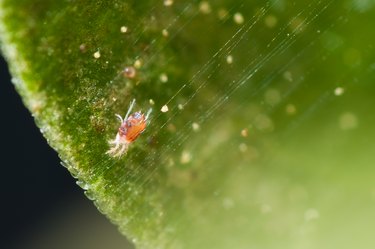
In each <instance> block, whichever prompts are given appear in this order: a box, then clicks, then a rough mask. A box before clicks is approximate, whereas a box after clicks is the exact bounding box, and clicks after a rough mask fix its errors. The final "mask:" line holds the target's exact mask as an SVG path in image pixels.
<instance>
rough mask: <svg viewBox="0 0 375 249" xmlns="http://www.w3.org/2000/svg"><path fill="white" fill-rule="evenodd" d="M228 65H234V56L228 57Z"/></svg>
mask: <svg viewBox="0 0 375 249" xmlns="http://www.w3.org/2000/svg"><path fill="white" fill-rule="evenodd" d="M227 63H228V64H232V63H233V56H232V55H228V56H227Z"/></svg>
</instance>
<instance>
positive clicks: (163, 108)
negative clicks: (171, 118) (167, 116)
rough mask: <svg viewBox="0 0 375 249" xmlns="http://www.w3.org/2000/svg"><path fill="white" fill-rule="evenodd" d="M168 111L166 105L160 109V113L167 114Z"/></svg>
mask: <svg viewBox="0 0 375 249" xmlns="http://www.w3.org/2000/svg"><path fill="white" fill-rule="evenodd" d="M168 110H169V108H168V106H167V105H163V107H162V108H161V112H167V111H168Z"/></svg>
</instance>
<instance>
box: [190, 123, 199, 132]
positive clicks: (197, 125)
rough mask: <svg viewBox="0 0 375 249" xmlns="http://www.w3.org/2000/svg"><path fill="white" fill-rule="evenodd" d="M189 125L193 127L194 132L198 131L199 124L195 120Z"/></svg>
mask: <svg viewBox="0 0 375 249" xmlns="http://www.w3.org/2000/svg"><path fill="white" fill-rule="evenodd" d="M191 126H192V127H193V131H195V132H197V131H199V130H200V128H201V127H200V125H199V124H198V123H196V122H194V123H193V124H192V125H191Z"/></svg>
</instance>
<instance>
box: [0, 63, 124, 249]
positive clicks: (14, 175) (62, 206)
mask: <svg viewBox="0 0 375 249" xmlns="http://www.w3.org/2000/svg"><path fill="white" fill-rule="evenodd" d="M0 73H1V74H0V82H1V87H0V101H1V102H0V108H1V110H0V113H1V116H2V117H1V119H0V120H1V122H0V125H1V133H2V134H1V145H2V146H1V147H2V148H1V150H0V153H1V154H0V156H1V163H0V165H1V171H2V173H1V176H2V179H1V190H2V192H3V193H2V201H1V214H2V216H3V218H2V220H1V226H2V229H3V231H2V232H1V234H2V235H1V237H3V238H2V239H1V242H0V248H20V249H21V248H28V249H29V248H102V246H105V247H106V248H124V246H125V247H126V246H127V242H126V240H125V239H124V237H122V236H121V235H120V234H119V232H118V231H117V228H116V227H115V226H114V225H112V224H110V222H109V221H108V220H107V219H106V218H105V217H104V216H103V215H101V214H100V213H99V212H98V211H97V210H96V207H95V206H94V205H93V203H92V202H91V201H89V200H88V199H87V198H86V197H85V196H84V194H83V190H82V189H80V188H79V187H78V186H77V185H76V183H75V179H74V178H73V177H72V176H71V175H70V174H69V172H68V171H67V170H66V169H65V168H64V167H62V166H61V164H60V160H59V158H58V156H57V153H56V152H55V151H54V150H53V149H52V148H51V147H49V145H48V144H47V142H46V140H45V139H44V138H43V136H42V134H41V133H40V131H39V129H38V128H37V127H36V125H35V123H34V120H33V118H32V116H31V114H30V113H29V111H28V110H27V109H26V108H25V106H24V105H23V103H22V100H21V98H20V96H19V95H18V93H17V92H16V91H15V88H14V85H13V84H12V83H11V80H10V75H9V71H8V68H7V65H6V62H5V60H4V58H3V57H0Z"/></svg>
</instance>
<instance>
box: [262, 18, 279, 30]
mask: <svg viewBox="0 0 375 249" xmlns="http://www.w3.org/2000/svg"><path fill="white" fill-rule="evenodd" d="M264 23H265V24H266V26H267V27H268V28H273V27H275V26H276V24H277V18H276V17H275V16H274V15H268V16H266V17H265V18H264Z"/></svg>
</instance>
